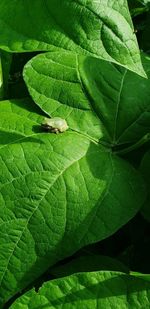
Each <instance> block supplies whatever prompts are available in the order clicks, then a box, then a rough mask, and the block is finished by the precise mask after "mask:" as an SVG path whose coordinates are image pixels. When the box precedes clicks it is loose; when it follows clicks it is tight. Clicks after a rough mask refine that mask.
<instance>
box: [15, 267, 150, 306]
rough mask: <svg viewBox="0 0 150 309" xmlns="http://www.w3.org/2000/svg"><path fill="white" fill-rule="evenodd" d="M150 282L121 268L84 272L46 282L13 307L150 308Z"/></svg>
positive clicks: (20, 299)
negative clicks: (120, 271) (109, 270)
mask: <svg viewBox="0 0 150 309" xmlns="http://www.w3.org/2000/svg"><path fill="white" fill-rule="evenodd" d="M149 303H150V283H149V282H146V281H144V280H142V279H139V278H135V277H133V276H129V275H125V274H123V273H119V272H107V271H102V272H93V273H81V274H77V275H72V276H70V277H66V278H62V279H57V280H52V281H50V282H47V283H45V284H44V285H43V286H42V287H41V288H40V290H39V291H38V292H35V290H34V289H33V290H31V291H29V292H27V293H26V294H25V295H23V296H21V297H20V298H19V299H17V300H16V301H15V302H14V304H13V305H12V306H11V307H10V308H11V309H20V308H26V309H28V308H30V309H36V308H40V309H42V308H43V309H50V308H58V309H59V308H62V307H64V308H66V309H70V308H75V309H77V308H80V309H84V308H87V309H105V308H108V309H112V308H114V309H115V308H123V309H128V308H136V309H141V308H145V309H146V308H149Z"/></svg>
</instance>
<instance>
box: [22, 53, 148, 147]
mask: <svg viewBox="0 0 150 309" xmlns="http://www.w3.org/2000/svg"><path fill="white" fill-rule="evenodd" d="M143 64H144V66H145V69H146V70H147V74H148V75H150V73H149V72H150V59H149V58H148V57H146V56H143ZM24 79H25V82H26V84H27V87H28V90H29V92H30V94H31V96H32V98H33V100H34V101H35V102H36V103H37V104H38V105H39V106H40V108H41V109H42V110H43V111H45V112H46V113H47V114H48V115H50V116H57V115H60V116H62V117H64V118H66V119H67V121H68V123H69V126H70V128H71V129H73V130H75V131H78V132H81V133H83V134H85V135H90V136H92V137H93V138H94V139H97V140H98V139H101V138H102V137H103V140H104V141H105V142H109V144H110V145H112V146H116V145H121V144H128V143H135V142H137V141H138V140H139V139H141V138H142V137H143V136H144V135H145V134H146V133H147V132H150V79H144V78H142V77H140V76H138V75H137V74H134V73H132V72H130V71H127V70H126V69H124V68H121V67H120V66H117V65H114V64H112V63H108V62H107V61H103V60H99V59H96V58H94V57H88V56H78V55H76V54H75V53H71V52H62V53H60V52H59V53H57V52H56V53H46V54H41V55H38V56H36V57H34V58H32V59H31V60H30V61H29V62H28V63H27V64H26V66H25V69H24Z"/></svg>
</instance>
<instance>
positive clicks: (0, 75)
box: [0, 53, 4, 100]
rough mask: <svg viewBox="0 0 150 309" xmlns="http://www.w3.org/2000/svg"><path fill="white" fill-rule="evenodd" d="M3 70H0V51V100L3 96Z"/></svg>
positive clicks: (0, 64)
mask: <svg viewBox="0 0 150 309" xmlns="http://www.w3.org/2000/svg"><path fill="white" fill-rule="evenodd" d="M3 87H4V86H3V70H2V59H1V53H0V100H1V99H2V98H3V91H4V88H3Z"/></svg>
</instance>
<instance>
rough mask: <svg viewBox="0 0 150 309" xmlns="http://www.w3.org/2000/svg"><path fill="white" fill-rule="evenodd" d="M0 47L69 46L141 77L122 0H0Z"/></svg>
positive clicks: (52, 48) (37, 48)
mask: <svg viewBox="0 0 150 309" xmlns="http://www.w3.org/2000/svg"><path fill="white" fill-rule="evenodd" d="M12 12H15V18H14V14H13V13H12ZM0 48H2V49H4V50H6V51H10V52H24V51H47V50H50V51H55V50H58V49H59V48H61V49H63V50H72V51H75V52H77V53H79V54H81V53H82V54H92V55H94V56H96V57H100V58H103V59H105V60H108V61H113V62H116V63H120V64H121V65H123V66H124V67H127V68H128V69H130V70H131V71H134V72H136V73H137V74H139V75H141V76H144V77H145V72H144V70H143V67H142V65H141V60H140V54H139V49H138V45H137V41H136V36H135V34H134V31H133V26H132V21H131V18H130V14H129V11H128V6H127V1H126V0H120V1H113V0H111V1H109V3H108V2H107V1H96V0H89V1H85V0H80V1H79V0H73V1H72V0H63V1H62V0H32V1H30V0H16V1H13V2H12V1H11V2H10V1H9V0H1V1H0Z"/></svg>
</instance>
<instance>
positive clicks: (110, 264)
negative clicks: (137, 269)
mask: <svg viewBox="0 0 150 309" xmlns="http://www.w3.org/2000/svg"><path fill="white" fill-rule="evenodd" d="M106 269H107V270H112V271H122V272H124V273H128V272H129V270H128V268H127V267H126V266H124V265H123V264H122V263H121V262H120V261H117V260H115V259H113V258H110V257H108V256H104V255H96V254H90V255H84V256H79V257H76V258H74V259H73V260H71V261H69V262H68V263H65V264H63V265H56V266H54V267H53V268H51V269H50V270H49V274H50V275H53V276H54V277H55V278H60V277H65V276H69V275H72V274H74V273H79V272H89V271H99V270H106ZM49 277H50V276H49Z"/></svg>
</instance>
